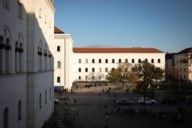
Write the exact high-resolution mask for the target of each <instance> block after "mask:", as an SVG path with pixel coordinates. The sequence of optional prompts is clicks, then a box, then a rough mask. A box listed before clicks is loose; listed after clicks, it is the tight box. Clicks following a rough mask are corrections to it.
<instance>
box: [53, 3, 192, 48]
mask: <svg viewBox="0 0 192 128" xmlns="http://www.w3.org/2000/svg"><path fill="white" fill-rule="evenodd" d="M55 8H56V11H55V25H56V26H58V27H59V28H60V29H62V30H63V31H64V32H65V33H69V34H71V36H72V38H73V41H74V43H73V45H74V47H102V46H103V47H154V48H158V49H160V50H162V51H164V52H178V51H180V50H182V49H184V48H186V47H192V0H55Z"/></svg>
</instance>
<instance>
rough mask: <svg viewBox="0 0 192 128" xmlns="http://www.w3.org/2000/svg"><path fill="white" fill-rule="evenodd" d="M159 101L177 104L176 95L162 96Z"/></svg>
mask: <svg viewBox="0 0 192 128" xmlns="http://www.w3.org/2000/svg"><path fill="white" fill-rule="evenodd" d="M161 103H162V104H177V103H178V100H177V99H176V97H173V96H166V97H163V99H162V101H161Z"/></svg>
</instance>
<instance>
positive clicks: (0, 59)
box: [0, 36, 5, 74]
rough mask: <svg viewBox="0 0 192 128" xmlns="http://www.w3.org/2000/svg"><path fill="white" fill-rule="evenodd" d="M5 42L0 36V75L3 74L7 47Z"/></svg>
mask: <svg viewBox="0 0 192 128" xmlns="http://www.w3.org/2000/svg"><path fill="white" fill-rule="evenodd" d="M3 41H4V38H3V36H0V74H2V73H3V49H4V47H5V44H4V43H3Z"/></svg>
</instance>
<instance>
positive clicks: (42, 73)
mask: <svg viewBox="0 0 192 128" xmlns="http://www.w3.org/2000/svg"><path fill="white" fill-rule="evenodd" d="M0 14H1V17H2V18H1V19H0V103H1V104H0V127H1V128H41V127H42V125H43V124H44V122H45V121H46V120H47V119H48V118H49V117H50V115H51V114H52V112H53V109H54V104H53V100H54V98H53V57H52V54H51V52H50V50H49V45H50V44H51V43H52V42H53V35H54V33H53V32H54V31H53V30H54V6H53V1H52V0H15V1H12V0H2V1H1V2H0Z"/></svg>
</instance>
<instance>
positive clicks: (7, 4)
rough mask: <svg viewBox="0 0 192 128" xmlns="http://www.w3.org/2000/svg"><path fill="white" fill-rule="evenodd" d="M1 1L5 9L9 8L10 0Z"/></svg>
mask: <svg viewBox="0 0 192 128" xmlns="http://www.w3.org/2000/svg"><path fill="white" fill-rule="evenodd" d="M2 2H3V7H4V8H5V9H7V10H9V9H10V0H2Z"/></svg>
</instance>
